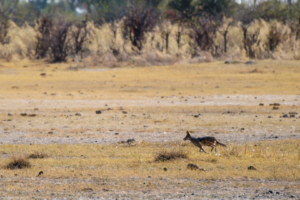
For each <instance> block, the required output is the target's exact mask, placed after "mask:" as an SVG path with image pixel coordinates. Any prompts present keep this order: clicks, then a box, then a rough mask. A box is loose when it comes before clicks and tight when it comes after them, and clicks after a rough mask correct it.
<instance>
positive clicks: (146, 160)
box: [0, 61, 300, 199]
mask: <svg viewBox="0 0 300 200" xmlns="http://www.w3.org/2000/svg"><path fill="white" fill-rule="evenodd" d="M72 65H73V64H72V63H71V64H70V63H69V64H55V65H50V64H45V63H43V62H27V61H22V62H16V63H1V65H0V85H1V87H0V102H1V104H0V137H1V140H0V143H1V145H0V162H1V169H0V175H1V183H0V185H1V189H0V196H1V197H6V198H10V197H11V198H21V199H29V198H31V197H36V198H62V197H66V198H70V199H77V198H80V197H83V198H100V197H103V198H140V199H141V198H149V199H150V198H152V199H153V198H156V199H165V198H175V199H178V198H195V199H199V198H215V199H216V198H250V197H253V198H254V197H257V195H260V196H259V197H257V198H269V197H270V196H264V195H266V192H267V191H268V190H269V189H273V190H275V189H276V190H277V191H280V195H281V196H280V195H279V196H278V198H279V197H281V198H289V197H290V196H291V195H294V196H295V197H300V196H299V195H300V194H299V192H298V191H300V190H299V189H300V184H299V183H300V180H299V179H300V142H299V132H300V125H299V122H298V121H299V117H298V114H296V116H295V117H293V118H290V117H288V118H283V117H282V115H283V114H288V115H289V113H290V112H295V113H299V112H300V109H299V103H300V84H299V78H300V75H299V74H300V73H299V72H300V68H299V62H296V61H257V63H256V64H252V65H245V64H242V63H240V64H230V65H225V64H224V63H223V62H222V63H221V62H216V63H210V64H204V63H203V64H195V65H174V66H165V67H134V68H129V67H126V68H112V69H107V68H103V69H99V68H97V67H96V66H95V67H92V68H79V69H77V70H73V68H72V70H71V68H70V66H71V67H72ZM74 65H75V64H74ZM42 73H45V74H46V75H44V76H41V74H42ZM259 103H264V106H259ZM273 103H280V106H278V107H279V108H278V109H273V106H269V104H273ZM96 110H101V111H102V113H101V114H100V115H96V114H95V111H96ZM8 113H11V116H8ZM21 113H27V114H35V116H32V117H30V116H21V115H20V114H21ZM76 113H78V114H77V115H76ZM198 114H200V115H199V116H196V117H195V115H198ZM186 130H191V131H193V132H194V133H193V135H194V136H203V135H211V136H215V137H216V138H217V139H218V140H219V141H220V142H222V143H225V144H227V148H222V147H218V152H217V153H215V152H213V153H209V154H204V153H199V152H198V149H197V148H196V147H194V146H192V144H190V143H189V142H183V141H182V138H183V137H184V136H185V131H186ZM131 138H134V139H135V140H136V142H133V143H132V144H127V143H126V142H125V143H120V142H121V141H126V140H127V139H131ZM204 148H205V149H206V150H207V151H209V148H208V147H204ZM164 150H168V151H177V150H181V151H184V152H186V153H187V154H188V158H187V159H177V160H174V161H167V162H154V160H155V156H156V155H157V153H160V152H162V151H164ZM34 152H36V153H43V154H45V155H48V156H47V157H46V158H43V159H30V163H31V166H32V167H31V168H28V169H20V170H8V169H6V168H5V166H6V165H7V164H8V163H9V161H10V158H11V157H12V156H17V157H26V156H27V155H29V154H31V153H34ZM189 163H193V164H196V165H198V166H199V167H200V168H204V169H205V171H197V170H196V171H191V170H187V168H186V167H187V164H189ZM249 166H254V167H255V168H256V169H257V170H248V167H249ZM164 168H167V171H165V170H163V169H164ZM40 171H43V172H44V174H42V175H41V176H39V177H36V176H37V175H38V173H39V172H40ZM212 188H213V189H212ZM214 190H215V191H218V192H213V191H214ZM201 191H202V192H201ZM255 191H257V192H255ZM184 195H186V196H184ZM243 195H245V196H243ZM239 196H241V197H239ZM270 198H271V197H270Z"/></svg>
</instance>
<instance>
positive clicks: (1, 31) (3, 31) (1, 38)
mask: <svg viewBox="0 0 300 200" xmlns="http://www.w3.org/2000/svg"><path fill="white" fill-rule="evenodd" d="M8 28H9V25H8V21H3V22H1V24H0V44H2V45H4V44H8V43H9V42H10V37H9V36H8V35H7V33H8Z"/></svg>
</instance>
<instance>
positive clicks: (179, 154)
mask: <svg viewBox="0 0 300 200" xmlns="http://www.w3.org/2000/svg"><path fill="white" fill-rule="evenodd" d="M185 158H188V154H187V153H186V152H184V151H183V150H171V151H162V152H160V153H158V154H157V155H156V157H155V160H154V161H155V162H165V161H171V160H176V159H185Z"/></svg>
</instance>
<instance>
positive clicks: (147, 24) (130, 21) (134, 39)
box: [122, 6, 160, 50]
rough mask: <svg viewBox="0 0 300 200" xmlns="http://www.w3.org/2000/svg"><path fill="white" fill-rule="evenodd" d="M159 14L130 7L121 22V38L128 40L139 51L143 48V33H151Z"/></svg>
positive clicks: (142, 8)
mask: <svg viewBox="0 0 300 200" xmlns="http://www.w3.org/2000/svg"><path fill="white" fill-rule="evenodd" d="M159 15H160V13H159V11H158V10H157V9H154V8H151V9H147V8H145V7H141V6H140V7H131V8H129V9H128V12H127V15H126V17H125V19H124V21H123V23H124V27H123V31H122V32H123V36H124V38H129V39H130V41H131V44H132V45H133V46H135V47H137V48H138V49H139V50H142V48H143V41H144V39H145V33H146V32H149V31H152V30H153V28H154V26H155V25H156V23H157V20H158V17H159Z"/></svg>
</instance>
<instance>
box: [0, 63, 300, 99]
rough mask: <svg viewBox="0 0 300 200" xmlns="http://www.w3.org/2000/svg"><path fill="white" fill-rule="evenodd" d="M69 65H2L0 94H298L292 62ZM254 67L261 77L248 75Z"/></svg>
mask: <svg viewBox="0 0 300 200" xmlns="http://www.w3.org/2000/svg"><path fill="white" fill-rule="evenodd" d="M69 65H70V64H57V65H49V64H44V63H43V62H25V61H23V62H17V63H1V67H0V84H1V86H2V87H1V89H0V95H1V96H3V95H4V94H5V98H15V97H16V96H18V97H20V98H30V99H32V98H38V99H45V98H46V99H99V98H100V99H111V98H118V99H143V98H145V97H160V96H165V97H169V96H204V95H208V94H212V95H213V94H225V95H228V94H256V95H259V94H281V95H284V94H285V95H297V94H299V93H300V91H299V90H300V86H299V85H298V84H297V80H298V79H299V71H300V69H299V67H298V62H297V61H259V62H257V64H254V65H244V64H235V65H225V64H224V63H223V62H216V63H210V64H206V63H203V64H197V65H196V64H195V65H174V66H164V67H138V68H136V67H135V68H120V69H118V70H114V69H111V70H109V69H103V71H102V70H100V71H98V69H97V68H90V69H86V70H80V71H70V70H67V68H68V67H69ZM23 66H27V67H25V68H24V67H23ZM95 67H96V66H95ZM254 69H259V70H261V71H262V73H251V72H252V71H253V70H254ZM41 73H46V76H41V75H40V74H41ZM45 92H46V93H47V95H46V94H44V93H45Z"/></svg>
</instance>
